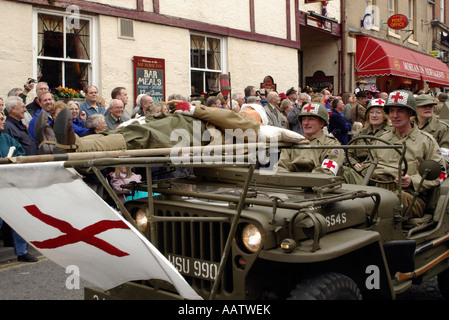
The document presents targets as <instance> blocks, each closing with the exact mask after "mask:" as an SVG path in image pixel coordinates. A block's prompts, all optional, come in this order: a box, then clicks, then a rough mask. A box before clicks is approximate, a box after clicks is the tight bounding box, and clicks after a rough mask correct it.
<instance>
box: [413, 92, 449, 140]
mask: <svg viewBox="0 0 449 320" xmlns="http://www.w3.org/2000/svg"><path fill="white" fill-rule="evenodd" d="M436 105H437V102H436V101H435V100H434V98H433V97H432V96H429V95H428V94H420V95H419V96H417V97H416V111H417V114H416V118H415V125H416V126H418V128H419V129H420V130H423V131H425V132H428V133H430V134H431V135H432V136H433V137H434V138H435V140H436V141H437V142H438V145H439V146H440V148H446V149H447V148H449V125H448V124H447V123H446V122H443V121H440V120H439V119H437V118H436V117H435V115H434V111H435V106H436Z"/></svg>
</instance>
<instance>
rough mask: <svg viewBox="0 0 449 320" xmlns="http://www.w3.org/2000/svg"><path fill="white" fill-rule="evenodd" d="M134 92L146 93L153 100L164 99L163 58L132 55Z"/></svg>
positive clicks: (137, 93)
mask: <svg viewBox="0 0 449 320" xmlns="http://www.w3.org/2000/svg"><path fill="white" fill-rule="evenodd" d="M133 60H134V94H135V97H137V96H138V95H139V94H145V93H146V94H148V95H150V96H151V97H152V98H153V101H154V102H159V101H165V60H164V59H156V58H145V57H136V56H135V57H134V58H133Z"/></svg>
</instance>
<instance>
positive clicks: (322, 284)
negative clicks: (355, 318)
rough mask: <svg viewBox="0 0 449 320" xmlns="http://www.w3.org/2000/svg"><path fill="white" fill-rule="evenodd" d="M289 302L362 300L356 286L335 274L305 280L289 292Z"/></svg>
mask: <svg viewBox="0 0 449 320" xmlns="http://www.w3.org/2000/svg"><path fill="white" fill-rule="evenodd" d="M289 300H362V295H361V294H360V290H359V288H358V287H357V284H356V283H355V282H354V281H353V280H351V279H350V278H348V277H346V276H344V275H342V274H340V273H335V272H330V273H324V274H320V275H317V276H314V277H310V278H306V279H304V280H302V281H301V282H299V283H298V284H297V285H296V287H295V288H294V289H293V290H292V291H291V292H290V298H289Z"/></svg>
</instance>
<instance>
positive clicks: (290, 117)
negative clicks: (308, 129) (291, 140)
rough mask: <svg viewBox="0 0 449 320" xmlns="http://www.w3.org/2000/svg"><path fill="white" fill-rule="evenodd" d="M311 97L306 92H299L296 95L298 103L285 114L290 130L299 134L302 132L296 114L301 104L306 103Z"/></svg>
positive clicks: (300, 108)
mask: <svg viewBox="0 0 449 320" xmlns="http://www.w3.org/2000/svg"><path fill="white" fill-rule="evenodd" d="M311 100H312V99H311V97H310V96H309V95H308V94H307V93H300V94H299V95H298V103H297V105H296V107H293V109H291V110H290V112H289V113H288V114H287V121H288V124H289V127H290V130H293V131H295V132H297V133H299V134H303V130H302V126H301V122H299V119H298V115H299V113H300V112H301V110H302V106H303V105H304V104H306V103H309V102H311Z"/></svg>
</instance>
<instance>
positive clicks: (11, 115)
mask: <svg viewBox="0 0 449 320" xmlns="http://www.w3.org/2000/svg"><path fill="white" fill-rule="evenodd" d="M5 109H6V111H7V112H8V117H7V118H6V122H5V125H4V129H3V132H4V133H7V134H9V135H10V136H11V137H13V138H14V139H15V140H17V141H18V142H19V143H20V144H21V145H22V147H23V148H24V149H25V154H26V155H27V156H30V155H35V154H37V146H36V142H35V141H34V139H33V137H31V135H30V134H29V133H28V129H27V127H26V126H25V125H24V124H23V122H22V119H23V118H25V112H26V107H25V104H24V103H23V100H22V99H20V98H19V97H16V96H13V97H8V98H7V99H6V101H5Z"/></svg>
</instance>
